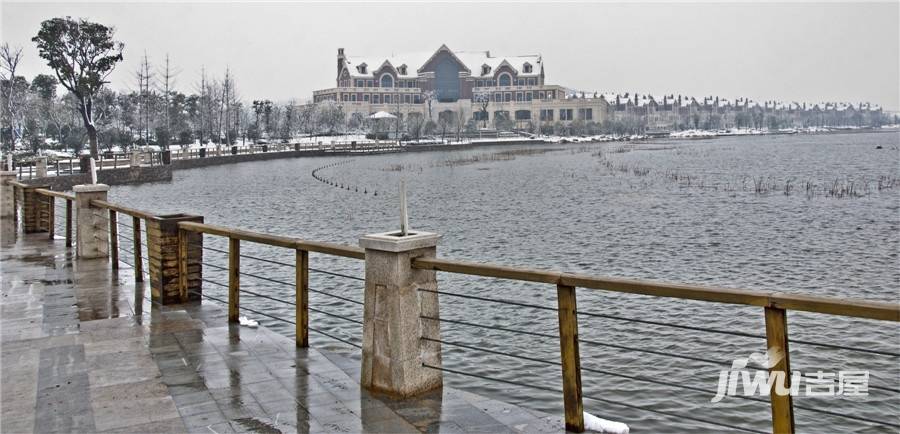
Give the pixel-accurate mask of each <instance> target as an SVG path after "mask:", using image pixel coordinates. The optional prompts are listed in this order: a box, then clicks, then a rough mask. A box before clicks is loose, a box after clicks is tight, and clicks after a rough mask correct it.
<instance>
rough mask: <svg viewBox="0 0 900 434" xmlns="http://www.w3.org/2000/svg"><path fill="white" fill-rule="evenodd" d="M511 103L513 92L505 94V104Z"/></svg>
mask: <svg viewBox="0 0 900 434" xmlns="http://www.w3.org/2000/svg"><path fill="white" fill-rule="evenodd" d="M510 101H512V92H505V93H504V94H503V102H510Z"/></svg>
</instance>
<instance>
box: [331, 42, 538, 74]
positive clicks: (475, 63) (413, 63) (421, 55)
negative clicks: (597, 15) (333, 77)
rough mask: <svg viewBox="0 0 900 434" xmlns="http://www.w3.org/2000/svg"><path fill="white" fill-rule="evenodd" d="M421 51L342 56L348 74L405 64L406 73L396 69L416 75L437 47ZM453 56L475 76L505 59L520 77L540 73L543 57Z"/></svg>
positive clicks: (476, 53) (479, 53)
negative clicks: (526, 66)
mask: <svg viewBox="0 0 900 434" xmlns="http://www.w3.org/2000/svg"><path fill="white" fill-rule="evenodd" d="M443 48H444V47H441V48H440V49H438V50H436V51H422V52H414V53H403V54H392V55H390V56H387V57H385V56H381V57H379V56H348V55H345V56H344V61H345V62H346V65H347V71H348V72H349V73H350V76H351V77H359V78H362V77H366V78H369V77H372V74H373V73H374V72H375V71H377V70H379V69H381V67H382V66H384V65H385V64H389V65H390V66H391V67H393V68H394V69H395V70H396V69H398V68H399V67H400V66H401V65H406V74H403V73H402V71H398V75H399V76H401V77H415V76H416V75H417V72H416V71H417V70H418V69H419V68H421V67H422V66H424V65H425V63H427V62H428V60H429V59H431V57H432V56H434V55H435V54H436V53H437V52H438V51H440V50H441V49H443ZM450 52H451V53H453V55H454V56H456V58H457V59H459V60H460V62H462V63H463V65H465V66H466V67H467V68H468V69H469V70H470V71H471V72H472V76H475V77H492V76H493V75H494V72H496V70H497V68H498V67H500V65H501V64H503V63H504V62H506V63H507V64H508V65H509V67H510V68H512V69H513V70H514V71H515V72H516V74H517V75H518V76H520V77H536V76H538V75H540V73H541V67H542V59H541V55H540V54H529V55H523V56H500V57H494V56H491V54H490V52H489V51H452V50H450ZM363 64H365V65H366V69H365V73H363V72H361V71H360V70H359V66H360V65H363ZM525 64H528V65H530V66H531V72H528V73H526V72H525ZM485 65H487V66H488V67H489V71H487V73H486V74H482V72H484V71H483V70H482V66H485Z"/></svg>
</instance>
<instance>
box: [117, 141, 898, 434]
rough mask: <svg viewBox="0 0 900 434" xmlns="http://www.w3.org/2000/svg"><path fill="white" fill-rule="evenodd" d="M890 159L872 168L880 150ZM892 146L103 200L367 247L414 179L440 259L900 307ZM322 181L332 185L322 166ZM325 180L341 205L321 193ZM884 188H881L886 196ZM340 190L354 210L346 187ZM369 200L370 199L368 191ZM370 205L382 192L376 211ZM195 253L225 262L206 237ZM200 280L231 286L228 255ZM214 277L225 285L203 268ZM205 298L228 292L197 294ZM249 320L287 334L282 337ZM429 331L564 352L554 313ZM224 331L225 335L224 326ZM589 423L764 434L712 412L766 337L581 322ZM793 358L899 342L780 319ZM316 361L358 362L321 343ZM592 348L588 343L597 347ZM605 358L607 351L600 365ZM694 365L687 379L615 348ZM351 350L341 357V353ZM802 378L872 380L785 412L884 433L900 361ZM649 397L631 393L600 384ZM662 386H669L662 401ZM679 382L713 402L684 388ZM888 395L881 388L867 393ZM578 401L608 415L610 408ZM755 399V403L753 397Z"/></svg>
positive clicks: (789, 149) (676, 153) (536, 367)
mask: <svg viewBox="0 0 900 434" xmlns="http://www.w3.org/2000/svg"><path fill="white" fill-rule="evenodd" d="M877 146H881V148H882V149H876V147H877ZM898 147H900V138H898V135H897V134H896V133H864V134H834V135H794V136H764V137H732V138H720V139H715V140H701V141H667V140H663V141H656V142H651V143H598V144H569V145H541V146H534V145H532V146H499V147H486V148H478V149H473V150H465V151H452V152H425V153H404V154H386V155H371V156H360V157H352V158H351V157H324V158H301V159H289V160H276V161H266V162H256V163H243V164H237V165H229V166H219V167H210V168H204V169H195V170H187V171H176V172H175V173H174V180H173V181H172V182H171V183H165V184H149V185H139V186H118V187H114V188H113V189H112V191H111V193H110V196H111V198H112V200H113V201H115V202H120V203H124V204H126V205H129V206H133V207H136V208H141V209H147V210H153V211H155V212H158V213H164V212H185V213H193V214H198V215H202V216H204V217H205V219H206V222H208V223H213V224H221V225H226V226H232V227H238V228H243V229H249V230H255V231H260V232H266V233H272V234H281V235H291V236H297V237H301V238H305V239H310V240H317V241H329V242H338V243H346V244H353V245H356V244H357V240H358V238H359V236H361V235H363V234H367V233H374V232H383V231H386V230H392V229H396V228H397V227H398V225H399V224H398V220H399V219H398V198H397V194H396V191H397V184H398V181H399V179H400V178H401V177H405V178H406V180H407V183H408V190H409V209H410V224H411V226H412V227H413V228H414V229H418V230H426V231H432V232H437V233H440V234H442V235H443V239H442V242H441V244H440V246H439V247H438V255H439V256H440V257H445V258H450V259H460V260H472V261H481V262H490V263H497V264H504V265H518V266H527V267H534V268H545V269H552V270H562V271H570V272H578V273H585V274H595V275H605V276H620V277H630V278H643V279H652V280H658V281H668V282H679V283H695V284H702V285H716V286H724V287H739V288H749V289H760V290H775V291H784V292H792V293H805V294H815V295H827V296H832V297H854V298H865V299H870V300H884V301H893V302H896V301H898V289H900V267H898V265H900V264H898V251H900V181H894V184H895V185H894V186H893V188H888V187H889V186H890V185H891V182H892V181H891V180H893V179H896V178H898V177H900V151H898ZM323 167H324V168H323ZM317 168H322V169H321V170H319V171H317V175H318V176H319V177H323V178H326V179H330V180H332V181H334V182H336V183H337V184H338V185H341V184H343V186H344V187H345V188H343V189H341V188H340V187H333V186H330V185H328V184H326V183H324V182H321V181H319V180H316V179H315V178H313V176H312V172H313V170H315V169H317ZM879 179H880V181H881V184H880V185H879ZM347 188H349V190H348V189H347ZM364 191H365V193H363V192H364ZM374 192H377V195H376V194H373V193H374ZM204 242H205V244H206V245H207V246H210V247H213V248H219V249H223V250H224V249H226V248H227V243H226V242H225V241H224V240H222V239H218V238H213V237H207V238H206V240H205V241H204ZM242 253H244V254H247V255H253V256H258V257H262V258H267V259H273V260H277V261H283V262H288V263H291V262H292V261H293V253H292V252H290V251H286V250H280V249H276V248H270V247H265V246H257V245H253V244H249V243H243V244H242ZM204 261H205V262H207V263H211V264H217V265H220V266H224V265H226V264H227V261H226V258H225V255H224V254H221V253H217V252H214V251H206V252H205V258H204ZM310 264H311V266H312V267H314V268H316V269H321V270H328V271H332V272H338V273H342V274H346V275H351V276H362V275H363V272H362V270H363V264H362V262H361V261H353V260H348V259H341V258H334V257H329V256H324V255H317V254H313V255H312V256H311V260H310ZM242 271H246V272H250V273H255V274H260V275H263V276H266V277H269V278H273V279H277V280H284V281H286V282H292V281H293V269H291V268H287V267H282V266H279V265H275V264H271V263H266V262H258V261H253V260H250V259H244V260H242ZM204 276H205V277H206V278H208V279H212V280H217V281H220V282H223V283H225V282H227V276H226V274H225V273H223V272H221V271H218V270H216V269H214V268H212V267H206V268H205V269H204ZM438 282H439V287H440V289H441V290H442V291H446V292H449V293H455V294H465V295H473V296H478V297H486V298H493V299H501V300H512V301H517V302H521V303H528V304H535V305H540V306H547V307H555V306H556V291H555V288H554V287H552V286H551V285H541V284H531V283H517V282H508V281H503V280H497V279H484V278H476V277H468V276H459V275H451V274H446V273H439V275H438ZM310 286H311V288H312V289H313V290H320V291H326V292H329V293H332V294H338V295H340V296H343V297H346V298H350V299H354V300H358V301H361V300H362V288H363V285H362V282H359V281H357V280H352V279H347V278H343V277H339V276H333V275H327V274H323V273H316V272H313V273H311V276H310ZM242 287H244V288H247V289H250V290H253V291H258V292H261V293H266V294H269V295H273V296H276V297H279V298H283V299H286V300H292V298H293V288H292V287H288V286H284V285H278V284H275V283H271V282H267V281H262V280H258V279H254V278H251V277H244V278H242ZM204 291H205V292H206V293H207V294H211V295H219V296H222V295H224V294H225V290H224V288H222V287H218V286H215V285H211V284H205V285H204ZM241 302H242V306H247V307H251V308H254V309H257V310H262V311H265V312H271V313H273V314H276V315H278V316H282V317H284V318H287V319H290V320H293V307H292V306H289V305H284V304H280V303H278V302H274V301H270V300H266V299H260V298H255V297H252V296H249V295H244V296H242V299H241ZM310 305H311V307H312V308H316V309H319V310H322V311H327V312H329V313H333V314H337V315H341V316H344V317H348V318H353V319H356V320H359V319H361V317H362V307H361V306H359V305H356V304H353V303H348V302H345V301H342V300H338V299H335V298H331V297H327V296H325V295H323V294H320V293H311V294H310ZM578 308H579V311H580V312H583V313H600V314H604V315H613V316H617V317H626V318H632V319H643V320H652V321H659V322H665V323H672V324H681V325H688V326H693V327H699V328H702V329H707V328H708V329H716V330H729V331H740V332H743V333H751V334H760V335H761V334H764V333H765V329H764V321H763V310H762V309H761V308H749V307H746V308H745V307H735V306H730V305H720V304H710V303H700V302H692V301H678V300H672V299H659V298H652V297H646V296H637V295H627V294H617V293H607V292H600V291H593V290H584V289H579V290H578ZM249 316H251V317H253V318H255V319H257V320H260V322H262V323H263V324H265V325H267V326H270V327H273V328H275V329H276V330H279V331H281V332H282V333H284V334H291V333H292V331H293V326H292V325H290V324H284V323H279V322H276V321H271V320H268V319H267V318H264V317H256V316H254V315H252V314H250V315H249ZM441 316H442V317H443V318H445V319H452V320H459V321H466V322H470V323H475V324H479V325H484V326H489V327H490V326H493V327H504V328H508V329H518V330H525V331H530V332H538V333H546V334H550V335H554V334H556V332H557V327H558V323H557V318H556V315H555V312H551V311H546V310H541V309H535V308H523V307H518V306H509V305H503V304H497V303H492V302H486V301H479V300H472V299H464V298H458V297H452V296H445V295H442V296H441ZM224 321H225V318H224V317H223V322H224ZM311 325H312V326H313V327H316V328H319V329H322V330H325V331H328V332H329V333H332V334H334V335H335V336H338V337H341V338H343V339H346V340H349V341H351V342H355V343H357V344H358V343H359V342H360V338H361V326H360V325H359V324H356V323H354V322H349V321H345V320H343V319H341V318H336V317H332V316H327V315H323V314H320V313H316V312H313V313H312V320H311ZM579 333H580V337H581V338H582V339H583V340H584V341H583V342H582V344H581V356H582V367H583V369H584V372H583V373H582V379H583V383H584V395H585V396H586V398H585V410H586V411H589V412H591V413H594V414H597V415H599V416H601V417H605V418H608V419H612V420H617V421H623V422H626V423H628V424H629V425H630V426H631V428H632V430H633V431H634V432H660V431H685V430H695V431H697V432H719V431H725V430H726V428H724V427H720V426H715V425H709V424H704V423H701V422H697V421H691V420H685V419H681V418H678V417H672V416H667V415H662V414H658V413H652V412H648V411H643V410H638V409H634V408H628V407H622V406H619V405H617V404H615V403H616V402H621V403H626V404H629V405H635V406H641V407H649V408H653V409H656V410H660V411H665V412H669V413H673V414H678V415H685V416H690V417H694V418H700V419H706V420H711V421H716V422H718V423H723V424H728V425H739V426H742V427H746V428H749V429H754V430H760V431H770V430H771V422H770V411H769V405H768V403H767V402H754V401H748V400H743V399H739V398H727V399H726V400H724V401H723V402H721V403H718V404H711V403H710V399H711V398H712V394H713V393H714V392H715V390H716V384H717V378H718V375H719V371H720V370H721V369H728V367H729V366H730V364H731V361H732V360H733V359H735V358H738V357H747V356H748V355H749V354H750V353H751V352H763V351H765V341H764V339H760V338H754V337H741V336H732V335H723V334H717V333H709V332H705V331H700V330H685V329H679V328H672V327H662V326H654V325H649V324H646V323H638V322H633V321H623V320H619V319H610V318H605V317H592V316H586V315H581V316H580V317H579ZM789 334H790V337H791V338H792V339H803V340H808V341H815V342H825V343H832V344H837V345H845V346H850V347H858V348H866V349H873V350H880V351H891V352H898V347H900V345H898V344H900V328H898V327H897V324H896V323H888V322H877V321H867V320H849V319H843V318H839V317H832V316H827V315H818V314H804V313H794V312H791V313H790V314H789ZM310 336H311V339H312V344H313V345H314V346H318V347H324V348H330V349H334V350H339V351H344V350H346V351H351V350H353V349H352V348H350V347H347V346H346V345H343V344H341V343H338V342H335V341H333V340H330V339H328V338H326V337H324V336H321V335H317V334H311V335H310ZM442 338H443V339H444V340H445V341H449V342H457V343H464V344H466V345H469V346H473V347H479V348H486V349H489V350H491V351H495V352H500V353H505V354H512V355H520V356H527V357H530V358H534V359H540V360H544V361H547V362H550V363H556V362H558V360H559V358H558V357H559V356H558V353H559V343H558V341H556V340H555V339H546V338H541V337H536V336H530V335H521V334H515V333H509V332H505V331H500V330H496V329H491V328H483V327H473V326H466V325H461V324H451V323H444V324H442ZM587 341H590V342H587ZM604 344H614V345H617V346H619V348H611V347H609V346H608V345H604ZM623 346H624V347H628V348H636V349H643V350H651V351H657V352H663V353H670V354H676V355H683V356H690V357H697V358H702V359H705V360H708V361H710V362H711V363H707V362H703V361H693V360H686V359H684V358H673V357H668V356H663V355H655V354H649V353H646V352H636V351H629V350H626V349H622V348H621V347H623ZM348 348H349V349H348ZM443 349H444V366H445V367H446V368H449V369H454V370H458V371H463V372H468V373H473V374H478V375H482V376H486V377H492V378H499V379H503V380H508V381H513V382H521V383H527V384H533V385H539V386H543V387H549V388H553V389H559V388H561V383H560V372H559V367H558V366H556V365H553V364H549V363H541V362H537V361H528V360H522V359H517V358H514V357H509V356H506V355H501V354H496V353H487V352H481V351H475V350H471V349H466V348H462V347H456V346H452V345H449V344H445V345H444V347H443ZM790 357H791V365H792V367H793V369H794V370H799V371H801V372H804V373H806V372H810V371H819V370H822V371H825V372H837V371H839V370H845V371H848V370H867V371H869V372H870V375H871V378H870V380H869V384H870V390H869V395H868V397H867V398H848V397H843V398H819V397H797V398H795V399H794V403H795V405H796V406H803V407H812V408H820V409H827V410H828V411H833V412H837V413H840V414H846V415H851V416H854V417H859V418H863V419H875V420H881V421H887V422H890V423H893V424H896V423H897V421H898V414H900V390H898V389H900V384H898V383H900V381H898V379H900V368H898V366H900V364H898V358H897V357H892V356H884V355H874V354H867V353H859V352H855V351H848V350H839V349H829V348H823V347H819V346H813V345H804V344H792V347H791V353H790ZM611 374H617V375H629V376H640V377H646V378H650V379H652V380H654V381H658V382H642V381H635V380H632V379H626V378H621V377H620V376H616V375H611ZM445 381H446V382H447V383H448V384H450V385H453V386H456V387H460V388H463V389H468V390H471V391H474V392H478V393H482V394H486V395H489V396H493V397H496V398H500V399H504V400H507V401H511V402H515V403H519V404H523V405H525V406H529V407H532V408H536V409H540V410H545V411H552V412H560V411H561V406H562V397H561V395H560V394H558V393H554V392H546V391H542V390H533V389H529V388H524V387H518V386H512V385H509V384H504V383H498V382H492V381H487V380H482V379H478V378H472V377H465V376H461V375H455V374H447V375H446V376H445ZM659 382H663V383H669V384H660V383H659ZM670 384H677V385H687V386H691V387H693V388H700V389H703V390H707V391H708V393H704V392H701V391H697V390H684V389H681V388H678V387H677V386H672V385H670ZM875 387H879V388H877V389H876V388H875ZM587 397H594V398H601V399H603V400H604V401H598V400H592V399H588V398H587ZM763 399H765V398H763ZM796 420H797V426H798V431H801V432H802V431H815V432H848V431H857V432H896V431H897V429H898V428H896V427H884V426H882V427H876V426H871V425H867V424H866V423H864V422H861V421H858V420H851V419H847V418H843V417H838V416H833V415H827V414H821V413H817V412H813V411H810V410H804V409H800V408H797V409H796Z"/></svg>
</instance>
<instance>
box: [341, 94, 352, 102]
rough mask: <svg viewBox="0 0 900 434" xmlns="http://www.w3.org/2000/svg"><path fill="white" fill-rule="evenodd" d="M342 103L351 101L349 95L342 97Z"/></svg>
mask: <svg viewBox="0 0 900 434" xmlns="http://www.w3.org/2000/svg"><path fill="white" fill-rule="evenodd" d="M341 101H350V95H347V94H346V93H345V94H343V95H341Z"/></svg>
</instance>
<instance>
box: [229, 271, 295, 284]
mask: <svg viewBox="0 0 900 434" xmlns="http://www.w3.org/2000/svg"><path fill="white" fill-rule="evenodd" d="M238 274H240V275H242V276H247V277H252V278H254V279H259V280H265V281H268V282H272V283H277V284H279V285H286V286H296V284H295V283H293V282H285V281H283V280H278V279H272V278H271V277H265V276H260V275H258V274H253V273H247V272H243V271H239V272H238Z"/></svg>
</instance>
